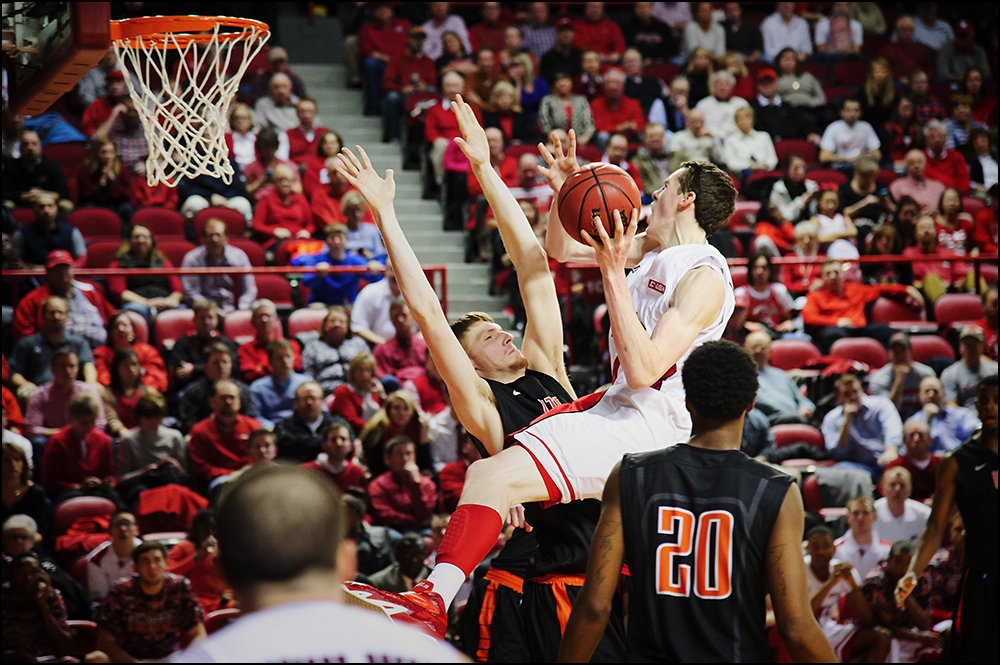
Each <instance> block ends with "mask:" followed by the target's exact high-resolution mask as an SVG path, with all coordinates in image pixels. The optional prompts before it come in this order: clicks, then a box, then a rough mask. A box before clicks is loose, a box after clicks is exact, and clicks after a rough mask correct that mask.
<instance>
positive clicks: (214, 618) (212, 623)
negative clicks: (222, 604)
mask: <svg viewBox="0 0 1000 665" xmlns="http://www.w3.org/2000/svg"><path fill="white" fill-rule="evenodd" d="M238 618H240V611H239V610H238V609H235V608H231V609H226V610H215V611H214V612H210V613H209V614H208V616H206V617H205V631H206V632H207V633H208V634H209V635H211V634H212V633H215V632H217V631H220V630H222V629H223V628H225V627H226V626H228V625H229V624H231V623H232V622H233V621H236V619H238Z"/></svg>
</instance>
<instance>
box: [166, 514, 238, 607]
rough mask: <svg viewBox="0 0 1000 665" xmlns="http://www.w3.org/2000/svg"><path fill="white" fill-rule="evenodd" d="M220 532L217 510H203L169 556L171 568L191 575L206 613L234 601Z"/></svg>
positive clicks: (192, 587) (169, 568) (230, 605)
mask: <svg viewBox="0 0 1000 665" xmlns="http://www.w3.org/2000/svg"><path fill="white" fill-rule="evenodd" d="M217 533H218V531H217V529H216V526H215V511H214V510H212V509H210V508H209V509H206V510H202V511H200V512H198V513H197V514H196V515H195V516H194V518H192V520H191V529H190V530H189V531H188V534H187V538H185V539H184V540H182V541H181V542H179V543H177V544H176V545H174V546H173V548H171V550H170V555H169V556H168V557H167V572H169V573H173V574H174V575H179V576H181V577H186V578H187V580H188V581H189V582H190V583H191V592H192V593H193V594H194V596H195V598H197V599H198V604H199V605H201V609H202V611H204V612H205V614H208V613H210V612H214V611H216V610H222V609H226V608H228V607H232V605H233V592H232V590H231V589H230V588H229V585H228V584H226V580H225V579H224V578H223V576H222V570H221V568H220V567H219V541H218V540H216V534H217Z"/></svg>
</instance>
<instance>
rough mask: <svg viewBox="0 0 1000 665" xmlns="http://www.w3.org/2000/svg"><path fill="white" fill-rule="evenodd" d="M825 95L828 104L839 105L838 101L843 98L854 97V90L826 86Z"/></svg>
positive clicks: (837, 86)
mask: <svg viewBox="0 0 1000 665" xmlns="http://www.w3.org/2000/svg"><path fill="white" fill-rule="evenodd" d="M823 94H824V95H826V101H827V103H828V104H834V105H837V100H838V99H840V98H841V97H853V96H854V90H853V89H852V88H849V87H847V86H846V85H824V86H823Z"/></svg>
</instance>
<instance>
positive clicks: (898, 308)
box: [868, 298, 937, 333]
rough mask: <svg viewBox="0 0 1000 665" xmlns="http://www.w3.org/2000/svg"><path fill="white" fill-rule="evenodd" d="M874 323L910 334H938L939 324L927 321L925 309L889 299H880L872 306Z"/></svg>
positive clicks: (871, 317) (870, 319)
mask: <svg viewBox="0 0 1000 665" xmlns="http://www.w3.org/2000/svg"><path fill="white" fill-rule="evenodd" d="M868 319H869V321H871V322H872V323H887V324H889V325H890V326H892V327H893V328H899V329H900V330H907V331H909V332H927V333H930V332H936V331H937V324H936V323H929V322H928V321H927V313H926V311H925V310H924V308H923V307H911V306H910V305H908V304H906V303H902V302H898V301H896V300H891V299H889V298H879V299H878V300H876V301H875V303H874V304H873V305H872V309H871V316H869V317H868Z"/></svg>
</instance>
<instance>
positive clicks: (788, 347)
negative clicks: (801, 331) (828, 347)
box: [771, 339, 823, 372]
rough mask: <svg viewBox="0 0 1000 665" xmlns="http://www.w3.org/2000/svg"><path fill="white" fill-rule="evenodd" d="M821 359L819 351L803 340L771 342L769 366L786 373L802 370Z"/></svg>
mask: <svg viewBox="0 0 1000 665" xmlns="http://www.w3.org/2000/svg"><path fill="white" fill-rule="evenodd" d="M822 357H823V354H822V353H820V351H819V349H817V348H816V347H815V346H814V345H813V343H812V342H809V341H807V340H804V339H776V340H774V341H773V342H771V365H773V366H774V367H777V368H778V369H783V370H785V371H786V372H787V371H788V370H792V369H802V368H803V367H805V366H807V365H809V364H811V363H813V362H815V361H817V360H819V359H820V358H822Z"/></svg>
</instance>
